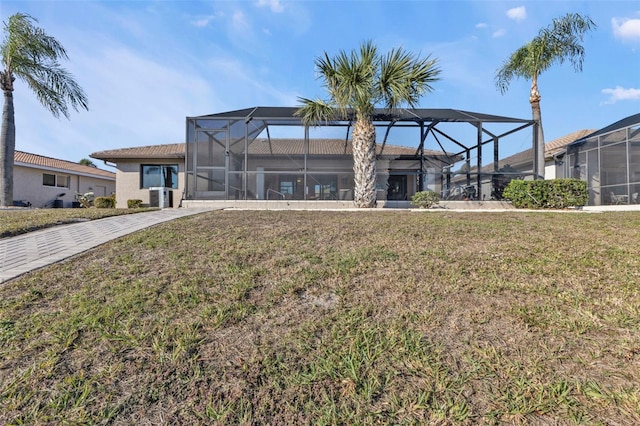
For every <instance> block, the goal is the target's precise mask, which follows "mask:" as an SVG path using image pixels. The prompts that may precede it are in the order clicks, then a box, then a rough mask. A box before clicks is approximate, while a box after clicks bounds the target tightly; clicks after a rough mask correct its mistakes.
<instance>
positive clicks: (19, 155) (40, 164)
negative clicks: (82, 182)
mask: <svg viewBox="0 0 640 426" xmlns="http://www.w3.org/2000/svg"><path fill="white" fill-rule="evenodd" d="M14 164H15V165H16V166H24V167H34V168H40V169H45V170H51V171H58V172H65V173H73V174H76V175H83V176H93V177H100V178H104V179H109V180H115V179H116V174H115V173H114V172H110V171H108V170H102V169H98V168H96V167H91V166H85V165H82V164H78V163H74V162H72V161H66V160H59V159H57V158H51V157H45V156H44V155H38V154H31V153H28V152H24V151H15V159H14Z"/></svg>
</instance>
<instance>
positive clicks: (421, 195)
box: [411, 191, 440, 209]
mask: <svg viewBox="0 0 640 426" xmlns="http://www.w3.org/2000/svg"><path fill="white" fill-rule="evenodd" d="M439 202H440V197H439V196H438V193H437V192H434V191H420V192H416V193H415V194H414V195H413V197H411V204H413V205H414V206H417V207H420V208H421V209H430V208H431V207H433V206H434V205H436V204H438V203H439Z"/></svg>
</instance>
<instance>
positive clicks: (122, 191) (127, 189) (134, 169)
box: [116, 159, 185, 209]
mask: <svg viewBox="0 0 640 426" xmlns="http://www.w3.org/2000/svg"><path fill="white" fill-rule="evenodd" d="M142 164H158V165H164V164H168V165H172V164H177V165H178V188H177V189H174V190H173V207H178V206H179V205H180V198H181V197H182V194H183V192H184V182H185V177H184V160H183V159H167V160H164V159H152V160H145V161H140V160H131V161H127V160H119V161H118V165H117V170H116V207H117V208H122V209H126V208H127V200H142V203H143V204H149V189H148V188H140V166H141V165H142Z"/></svg>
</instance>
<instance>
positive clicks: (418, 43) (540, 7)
mask: <svg viewBox="0 0 640 426" xmlns="http://www.w3.org/2000/svg"><path fill="white" fill-rule="evenodd" d="M17 12H22V13H26V14H29V15H31V16H32V17H33V18H35V19H37V20H38V23H37V25H38V26H40V27H42V28H43V29H45V31H46V32H47V33H48V34H49V35H51V36H53V37H55V38H56V39H57V40H58V41H60V42H61V43H62V45H63V46H64V47H65V49H66V50H67V53H68V56H69V60H68V61H65V62H64V63H62V65H63V66H64V67H65V68H66V69H67V70H68V71H69V72H70V73H71V74H72V75H73V76H74V78H75V80H76V81H77V82H78V84H79V85H80V86H81V87H82V88H83V89H84V90H85V92H86V94H87V96H88V99H89V111H84V110H82V111H80V112H75V111H72V112H71V114H70V119H69V120H67V119H66V118H64V117H62V118H55V117H53V116H52V115H51V113H50V112H49V111H48V110H46V109H45V108H43V107H42V106H41V105H40V104H39V102H38V100H37V98H36V97H35V96H34V94H33V93H31V92H30V91H29V89H28V87H27V86H26V85H25V84H24V83H23V82H22V81H17V82H16V84H15V92H14V106H15V122H16V149H18V150H21V151H26V152H31V153H35V154H40V155H45V156H50V157H54V158H60V159H64V160H69V161H74V162H75V161H79V160H80V159H82V158H87V157H88V156H89V154H91V153H92V152H96V151H103V150H108V149H115V148H125V147H132V146H143V145H156V144H165V143H176V142H184V139H185V121H186V117H190V116H199V115H206V114H214V113H220V112H225V111H232V110H236V109H244V108H251V107H254V106H298V105H299V100H298V98H299V97H305V98H326V92H325V91H324V88H323V86H322V83H321V81H320V80H318V79H317V74H316V70H315V65H314V61H315V59H316V58H318V57H319V56H322V55H324V53H325V52H326V53H328V54H329V55H330V56H333V55H335V54H337V53H338V52H339V51H341V50H345V51H351V50H352V49H354V48H357V47H358V46H359V45H360V44H361V43H362V42H363V41H367V40H371V41H373V42H374V44H375V45H376V46H377V47H378V48H379V50H380V52H382V53H386V52H387V51H389V50H391V49H393V48H397V47H402V48H404V49H406V50H408V51H410V52H412V53H414V54H415V55H418V56H420V57H426V56H429V55H430V56H431V58H435V59H437V60H438V65H439V67H440V69H441V74H440V80H439V81H437V82H436V83H434V84H433V89H434V90H433V91H432V92H431V93H428V94H426V95H425V96H424V97H423V98H422V99H421V101H420V107H421V108H452V109H459V110H465V111H473V112H481V113H486V114H494V115H503V116H508V117H515V118H523V119H529V118H531V106H530V104H529V101H528V99H529V88H530V82H529V81H526V80H514V81H513V82H512V83H511V85H510V86H509V90H508V91H507V92H506V93H505V94H502V93H501V92H500V91H499V90H498V89H497V88H496V85H495V74H496V71H497V70H498V69H499V68H500V67H501V66H502V64H503V63H504V62H505V61H506V60H507V59H508V58H509V56H510V55H511V53H513V52H514V51H515V50H516V49H518V48H519V47H521V46H523V45H524V44H526V43H527V42H528V41H530V40H531V39H532V38H533V37H535V36H536V35H537V34H538V31H539V30H540V29H541V28H544V27H546V26H548V25H549V24H551V22H552V20H553V19H554V18H558V17H561V16H563V15H565V14H567V13H580V14H582V15H587V16H588V17H589V18H591V19H592V20H593V21H594V22H595V23H596V25H597V29H596V30H594V31H591V32H589V33H587V35H586V37H585V40H584V43H583V45H584V47H585V50H586V57H585V60H584V63H583V70H582V72H576V71H575V70H574V68H573V67H572V66H571V64H570V63H564V64H561V65H555V66H553V67H552V68H551V69H549V70H547V71H546V72H545V73H543V74H542V75H541V76H540V78H539V88H540V93H541V95H542V101H541V108H542V122H543V127H544V132H545V139H546V141H547V142H548V141H551V140H553V139H556V138H559V137H562V136H564V135H566V134H569V133H571V132H574V131H577V130H581V129H599V128H602V127H605V126H607V125H609V124H611V123H613V122H615V121H618V120H620V119H622V118H625V117H627V116H630V115H632V114H637V113H639V112H640V3H639V2H637V1H636V0H629V1H616V0H613V1H606V0H602V1H562V0H560V1H558V0H556V1H544V0H542V1H540V0H537V1H487V0H485V1H457V0H449V1H446V0H443V1H434V0H431V1H429V0H424V1H417V0H413V1H402V0H384V1H380V0H378V1H376V0H366V1H365V0H351V1H329V0H315V1H284V0H246V1H231V0H228V1H180V0H173V1H170V0H156V1H142V0H128V1H127V0H118V1H115V0H104V1H92V0H85V1H82V0H75V1H64V0H62V1H59V0H58V1H53V0H52V1H31V0H21V1H12V0H2V1H0V19H1V20H2V21H3V23H4V22H6V20H7V18H8V17H9V16H11V15H12V14H14V13H17ZM408 145H411V144H408ZM530 147H531V134H530V133H526V134H524V135H523V136H520V137H519V138H517V139H516V140H515V141H514V142H511V144H510V145H509V146H508V147H501V156H502V157H504V156H506V155H510V154H513V153H516V152H519V151H522V150H524V149H528V148H530ZM96 162H97V163H98V165H99V166H100V167H104V166H103V165H102V164H101V162H99V160H96Z"/></svg>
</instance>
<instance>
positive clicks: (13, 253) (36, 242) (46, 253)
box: [0, 208, 214, 283]
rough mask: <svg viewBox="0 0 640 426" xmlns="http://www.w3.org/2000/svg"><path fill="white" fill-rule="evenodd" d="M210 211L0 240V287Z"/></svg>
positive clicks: (163, 213)
mask: <svg viewBox="0 0 640 426" xmlns="http://www.w3.org/2000/svg"><path fill="white" fill-rule="evenodd" d="M210 210H214V209H213V208H189V209H186V208H179V209H164V210H157V211H152V212H145V213H135V214H127V215H121V216H113V217H107V218H103V219H97V220H90V221H87V222H81V223H72V224H67V225H60V226H55V227H52V228H47V229H41V230H39V231H34V232H29V233H27V234H23V235H18V236H15V237H10V238H2V239H0V283H3V282H5V281H8V280H11V279H13V278H16V277H18V276H20V275H22V274H24V273H27V272H29V271H33V270H34V269H38V268H42V267H43V266H47V265H51V264H52V263H55V262H59V261H61V260H63V259H66V258H68V257H71V256H74V255H76V254H78V253H82V252H83V251H86V250H89V249H91V248H94V247H97V246H99V245H100V244H103V243H106V242H107V241H110V240H113V239H116V238H118V237H122V236H124V235H127V234H130V233H132V232H135V231H139V230H141V229H144V228H148V227H150V226H153V225H156V224H158V223H162V222H167V221H169V220H173V219H177V218H179V217H185V216H191V215H195V214H199V213H204V212H206V211H210Z"/></svg>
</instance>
